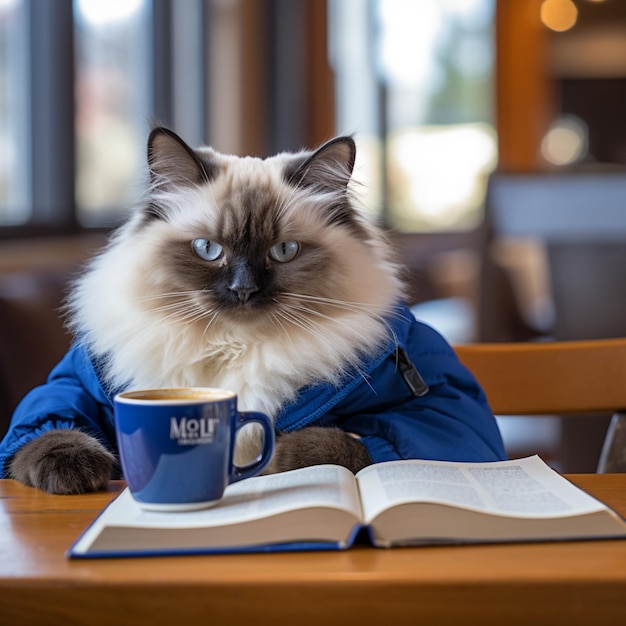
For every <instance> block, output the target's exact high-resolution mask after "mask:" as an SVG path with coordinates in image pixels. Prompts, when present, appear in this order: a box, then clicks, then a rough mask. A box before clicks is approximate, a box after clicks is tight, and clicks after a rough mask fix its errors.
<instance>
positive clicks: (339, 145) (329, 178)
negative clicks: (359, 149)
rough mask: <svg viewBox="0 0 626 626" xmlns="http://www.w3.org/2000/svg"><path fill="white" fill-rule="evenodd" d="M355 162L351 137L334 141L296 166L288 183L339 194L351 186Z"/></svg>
mask: <svg viewBox="0 0 626 626" xmlns="http://www.w3.org/2000/svg"><path fill="white" fill-rule="evenodd" d="M355 158H356V146H355V144H354V140H353V139H352V137H336V138H335V139H331V140H330V141H328V142H326V143H325V144H324V145H323V146H321V147H320V148H318V149H317V150H316V151H315V152H313V154H311V155H309V156H307V157H305V158H304V161H300V162H299V163H297V164H296V166H295V168H293V169H292V171H291V172H288V173H287V180H288V182H289V183H290V184H292V185H295V186H296V187H314V188H316V189H320V190H328V191H341V190H343V189H345V188H346V187H347V186H348V183H349V182H350V178H351V177H352V170H353V169H354V160H355Z"/></svg>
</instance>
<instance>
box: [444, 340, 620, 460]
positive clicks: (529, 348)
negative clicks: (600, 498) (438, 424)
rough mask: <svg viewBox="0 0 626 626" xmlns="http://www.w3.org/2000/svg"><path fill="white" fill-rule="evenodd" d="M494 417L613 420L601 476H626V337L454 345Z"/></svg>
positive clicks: (604, 448)
mask: <svg viewBox="0 0 626 626" xmlns="http://www.w3.org/2000/svg"><path fill="white" fill-rule="evenodd" d="M455 351H456V353H457V355H458V357H459V359H460V360H461V362H462V363H463V364H464V365H465V366H466V367H467V368H468V369H469V370H470V371H471V372H472V373H473V374H474V376H476V378H477V380H478V381H479V382H480V384H481V385H482V386H483V389H484V390H485V393H486V394H487V398H488V400H489V403H490V406H491V409H492V410H493V412H494V414H496V415H529V416H532V415H558V416H568V415H607V414H608V415H611V414H613V415H614V417H613V419H612V421H611V425H610V427H609V432H608V433H607V437H606V438H605V443H604V447H603V450H602V453H601V458H600V463H599V465H598V471H602V472H604V471H620V472H626V414H625V413H624V412H625V411H626V338H620V339H598V340H584V341H555V342H529V343H495V344H488V343H476V344H463V345H457V346H455Z"/></svg>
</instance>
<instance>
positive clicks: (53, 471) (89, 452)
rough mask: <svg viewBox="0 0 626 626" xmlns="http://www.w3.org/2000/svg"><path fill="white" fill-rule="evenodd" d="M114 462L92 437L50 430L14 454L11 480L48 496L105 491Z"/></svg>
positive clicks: (76, 432)
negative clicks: (45, 492)
mask: <svg viewBox="0 0 626 626" xmlns="http://www.w3.org/2000/svg"><path fill="white" fill-rule="evenodd" d="M115 462H116V460H115V457H114V456H113V454H111V453H110V452H109V451H108V450H107V449H106V448H105V447H104V446H103V445H102V444H101V443H100V442H98V441H97V440H96V439H94V438H93V437H91V436H90V435H88V434H86V433H83V432H81V431H79V430H70V429H61V430H51V431H48V432H46V433H44V434H43V435H41V436H40V437H38V438H37V439H33V440H32V441H29V442H28V443H27V444H25V445H24V446H22V447H21V448H20V449H19V450H18V451H17V452H16V453H15V455H14V457H13V459H12V461H11V463H10V465H9V476H10V477H11V478H14V479H15V480H18V481H19V482H21V483H24V484H25V485H28V486H29V487H36V488H37V489H41V490H42V491H47V492H48V493H58V494H76V493H86V492H88V491H97V490H99V489H103V488H104V487H106V485H107V482H108V481H109V479H110V477H111V470H112V468H113V466H114V464H115Z"/></svg>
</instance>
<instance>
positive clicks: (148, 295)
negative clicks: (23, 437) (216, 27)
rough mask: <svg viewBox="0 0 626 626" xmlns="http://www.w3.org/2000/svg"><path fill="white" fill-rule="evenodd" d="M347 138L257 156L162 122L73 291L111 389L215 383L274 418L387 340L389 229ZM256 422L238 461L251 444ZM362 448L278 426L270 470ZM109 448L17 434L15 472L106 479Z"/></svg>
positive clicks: (67, 480) (79, 334) (392, 265)
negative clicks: (363, 203) (129, 200)
mask: <svg viewBox="0 0 626 626" xmlns="http://www.w3.org/2000/svg"><path fill="white" fill-rule="evenodd" d="M355 157H356V147H355V142H354V140H353V139H352V138H351V137H347V136H344V137H337V138H335V139H332V140H330V141H328V142H326V143H325V144H323V145H322V146H320V147H319V148H318V149H317V150H315V151H312V152H311V151H303V152H298V153H281V154H278V155H276V156H273V157H268V158H265V159H261V158H256V157H237V156H230V155H225V154H221V153H219V152H217V151H216V150H214V149H212V148H209V147H202V148H196V149H193V148H191V147H190V146H188V145H187V144H186V143H185V142H184V141H183V139H181V138H180V137H179V136H178V135H176V134H175V133H174V132H173V131H171V130H169V129H167V128H163V127H157V128H155V129H153V130H152V132H151V134H150V136H149V139H148V149H147V158H148V172H149V185H148V188H147V191H146V194H145V199H144V200H143V201H142V202H141V203H140V204H139V206H138V207H137V208H136V210H134V212H133V213H132V214H131V216H130V218H129V219H128V221H127V222H126V223H125V224H123V225H122V226H121V227H120V228H119V229H118V230H117V231H116V232H115V233H114V235H113V236H112V238H111V241H110V242H109V244H108V245H107V246H106V247H105V249H104V250H103V251H102V252H101V253H100V254H98V255H97V256H96V257H95V258H94V259H93V260H92V261H91V262H90V263H89V265H88V266H87V267H86V269H85V271H84V273H83V274H82V275H81V276H80V277H79V278H78V279H77V281H76V282H75V284H74V285H73V287H72V290H71V293H70V296H69V299H68V302H67V316H68V326H69V328H70V329H71V331H72V332H73V334H74V336H75V340H76V342H77V343H79V344H81V345H83V346H84V347H85V348H86V350H87V351H88V353H89V355H90V356H91V358H92V360H93V363H94V364H95V365H94V367H95V368H96V370H97V374H98V377H99V380H100V381H101V383H102V385H103V387H104V388H105V389H106V390H107V391H108V392H109V393H112V391H113V390H120V389H127V388H155V387H172V386H210V387H222V388H227V389H231V390H233V391H235V392H236V393H237V395H238V405H239V408H240V409H241V410H255V411H262V412H265V413H266V414H268V415H269V416H271V417H272V418H275V417H276V415H277V414H278V413H279V412H280V410H281V407H284V406H285V404H286V403H289V402H291V401H293V400H294V398H296V396H297V395H298V393H299V390H301V389H303V388H306V387H307V386H310V385H314V384H318V383H320V382H323V383H326V384H328V385H339V384H340V383H341V380H342V377H343V376H344V375H345V374H346V372H348V371H351V370H354V371H357V372H358V371H359V368H360V366H361V363H362V362H363V359H366V358H369V357H371V356H372V355H375V354H376V353H377V352H380V351H381V350H383V349H384V348H385V346H386V344H387V343H388V341H389V323H388V317H389V315H391V314H392V311H393V307H394V306H395V305H396V304H397V302H398V301H400V300H401V299H402V298H403V296H404V283H403V281H402V279H401V272H400V266H399V264H398V263H397V261H396V259H395V257H394V253H393V251H392V248H391V246H390V245H389V243H388V241H387V239H386V236H385V234H384V233H383V231H382V230H381V229H380V228H379V227H377V226H376V225H374V224H373V223H371V222H370V221H369V220H368V219H366V218H365V216H364V214H363V213H362V211H361V210H360V208H359V206H358V203H357V202H356V201H355V197H354V194H353V189H352V186H353V185H352V183H351V179H352V175H353V169H354V163H355ZM258 445H259V442H258V433H257V432H256V431H254V430H249V431H248V432H245V433H244V434H243V435H242V436H241V437H240V438H239V439H238V441H237V458H238V459H240V460H243V461H245V460H246V459H250V458H254V457H256V455H257V453H258ZM371 462H372V459H371V457H370V455H369V453H368V451H367V449H366V447H365V446H364V445H363V444H362V443H361V441H360V440H359V439H358V437H355V436H352V435H351V434H350V433H348V432H344V431H343V430H342V429H340V428H338V427H336V426H333V425H332V424H329V425H326V426H307V427H305V428H300V429H296V430H295V431H293V432H288V433H278V435H277V442H276V451H275V455H274V458H273V461H272V463H271V466H270V468H269V471H270V472H278V471H284V470H288V469H293V468H296V467H303V466H306V465H312V464H318V463H337V464H340V465H344V466H346V467H348V468H349V469H350V470H352V471H353V472H357V471H358V470H359V469H361V468H362V467H365V466H366V465H368V464H370V463H371ZM116 464H117V461H116V456H115V454H114V451H112V450H111V449H110V446H108V447H107V446H106V445H104V444H103V442H102V441H99V440H98V439H97V438H96V437H94V436H92V435H91V434H88V433H87V432H82V431H81V430H80V429H67V428H64V429H60V430H57V429H51V430H49V431H47V432H45V433H43V434H41V435H39V436H38V437H37V438H35V439H33V440H32V441H29V442H27V443H26V444H25V445H23V446H21V447H20V448H19V449H18V450H17V452H16V453H15V454H14V455H13V457H12V459H11V462H10V465H9V471H8V473H9V476H10V477H12V478H15V479H17V480H19V481H21V482H23V483H25V484H27V485H31V486H34V487H37V488H39V489H43V490H45V491H51V492H55V493H81V492H85V491H92V490H96V489H100V488H102V487H104V486H105V485H106V483H107V481H108V480H109V479H110V477H111V475H112V471H114V470H115V468H116Z"/></svg>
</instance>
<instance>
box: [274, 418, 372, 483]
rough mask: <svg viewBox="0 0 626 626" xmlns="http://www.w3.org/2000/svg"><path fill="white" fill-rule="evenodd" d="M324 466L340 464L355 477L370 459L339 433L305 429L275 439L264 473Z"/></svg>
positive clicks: (358, 445) (354, 441)
mask: <svg viewBox="0 0 626 626" xmlns="http://www.w3.org/2000/svg"><path fill="white" fill-rule="evenodd" d="M324 463H332V464H334V465H343V466H344V467H347V468H348V469H349V470H350V471H352V472H354V473H355V474H356V472H358V471H359V470H361V469H363V468H364V467H366V466H368V465H371V463H372V459H371V457H370V455H369V453H368V451H367V448H366V447H365V446H364V445H363V444H362V443H361V442H360V441H359V440H358V439H356V438H355V437H352V436H351V435H349V434H348V433H346V432H344V431H343V430H341V429H339V428H321V427H317V426H309V427H307V428H302V429H300V430H296V431H294V432H291V433H282V434H280V435H279V436H278V438H277V439H276V449H275V452H274V457H273V458H272V461H271V463H270V465H269V467H268V470H267V473H268V474H269V473H276V472H284V471H287V470H292V469H297V468H299V467H307V466H309V465H321V464H324Z"/></svg>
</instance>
